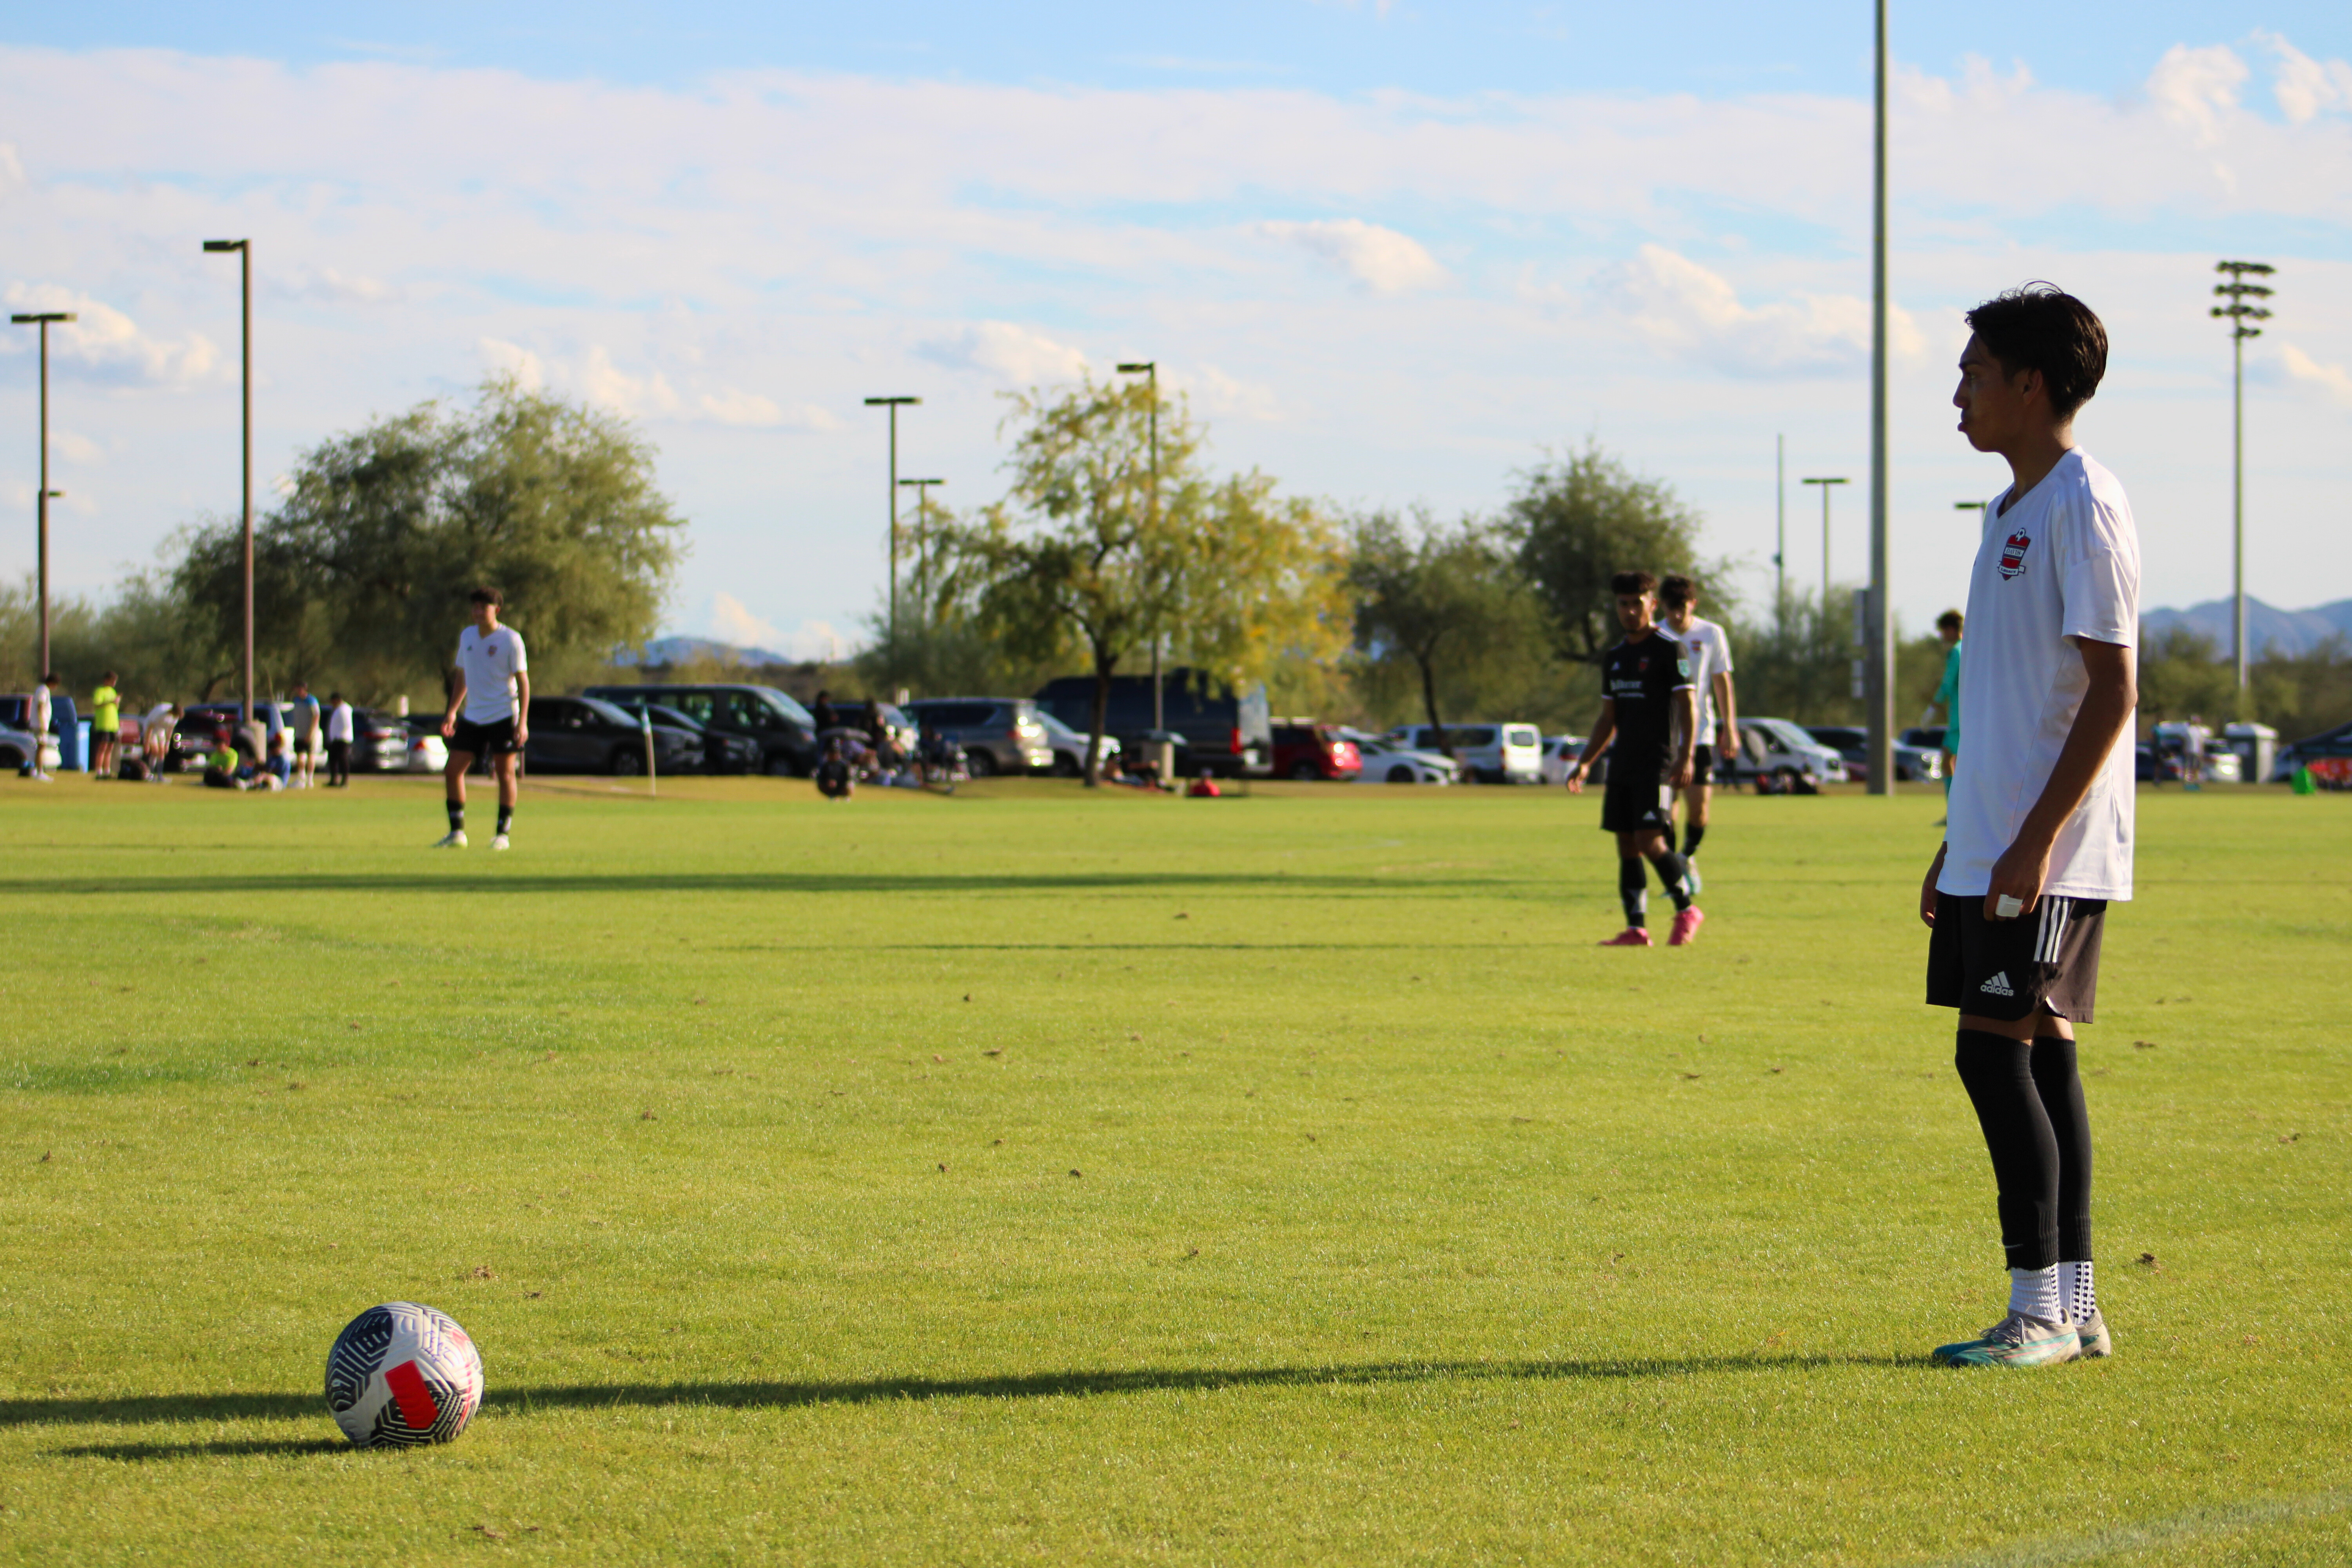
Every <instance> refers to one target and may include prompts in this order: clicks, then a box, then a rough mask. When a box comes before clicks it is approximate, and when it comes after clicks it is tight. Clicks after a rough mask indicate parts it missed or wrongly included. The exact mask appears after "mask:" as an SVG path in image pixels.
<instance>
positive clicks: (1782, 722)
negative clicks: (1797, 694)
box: [1726, 719, 1846, 795]
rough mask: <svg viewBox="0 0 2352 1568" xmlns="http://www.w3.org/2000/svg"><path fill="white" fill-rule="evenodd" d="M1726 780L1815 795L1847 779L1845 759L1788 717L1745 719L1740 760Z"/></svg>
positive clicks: (1739, 754)
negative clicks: (1822, 789) (1787, 718)
mask: <svg viewBox="0 0 2352 1568" xmlns="http://www.w3.org/2000/svg"><path fill="white" fill-rule="evenodd" d="M1726 782H1727V783H1738V782H1746V783H1750V784H1756V785H1757V787H1758V788H1759V790H1760V789H1777V790H1785V791H1790V792H1793V793H1795V794H1798V795H1811V794H1814V793H1815V792H1817V791H1818V790H1819V789H1820V788H1821V787H1822V785H1823V784H1843V783H1845V782H1846V771H1845V759H1844V758H1843V757H1842V756H1840V755H1839V754H1838V753H1837V752H1835V751H1834V750H1832V748H1830V747H1828V746H1824V745H1822V743H1821V742H1819V741H1816V740H1814V739H1813V738H1812V737H1811V735H1808V734H1806V733H1805V731H1803V730H1802V729H1801V728H1799V727H1798V726H1797V725H1796V724H1794V723H1792V722H1790V721H1788V720H1786V719H1742V720H1740V721H1739V753H1738V762H1737V763H1736V765H1735V766H1734V768H1733V770H1732V773H1731V774H1730V775H1729V777H1727V780H1726Z"/></svg>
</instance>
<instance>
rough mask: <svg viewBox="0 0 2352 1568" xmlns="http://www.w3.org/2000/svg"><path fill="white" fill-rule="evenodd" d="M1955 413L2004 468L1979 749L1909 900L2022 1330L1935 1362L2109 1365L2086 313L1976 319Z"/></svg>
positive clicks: (1976, 731) (2119, 659)
mask: <svg viewBox="0 0 2352 1568" xmlns="http://www.w3.org/2000/svg"><path fill="white" fill-rule="evenodd" d="M1968 322H1969V328H1970V329H1971V331H1973V333H1974V335H1973V336H1972V337H1970V338H1969V344H1968V348H1967V350H1966V351H1965V352H1964V353H1962V354H1961V355H1960V384H1959V388H1958V391H1957V392H1955V393H1954V394H1953V395H1952V401H1953V403H1954V404H1955V405H1958V408H1959V410H1960V422H1959V427H1960V432H1961V434H1963V435H1965V436H1966V437H1968V438H1969V444H1970V445H1971V446H1973V447H1976V449H1977V450H1978V451H1979V452H1993V453H1998V454H1999V455H2000V457H2001V458H2004V459H2006V460H2007V461H2008V463H2009V469H2010V480H2011V482H2010V486H2009V489H2006V490H2003V491H2002V492H2001V493H2000V496H1999V497H1997V498H1996V499H1995V500H1992V501H1991V502H1990V503H1988V504H1987V506H1986V507H1985V510H1984V512H1983V529H1984V535H1983V539H1982V541H1981V542H1980V543H1979V546H1978V550H1977V560H1976V567H1975V570H1974V572H1973V574H1971V576H1970V577H1969V609H1968V629H1969V642H1968V655H1967V657H1966V658H1963V659H1962V660H1961V662H1960V704H1959V705H1960V709H1961V710H1962V711H1964V712H1965V713H1967V714H1968V716H1969V744H1968V748H1967V750H1965V751H1963V752H1960V754H1959V771H1958V776H1957V777H1955V778H1954V779H1953V781H1952V793H1951V798H1950V801H1949V803H1948V823H1949V825H1948V826H1947V828H1946V829H1945V833H1944V844H1943V847H1942V848H1940V849H1938V850H1937V852H1936V863H1935V864H1934V865H1933V866H1932V867H1930V868H1928V871H1927V879H1926V880H1925V881H1924V882H1923V883H1922V884H1921V885H1920V889H1919V918H1920V919H1921V920H1922V921H1926V922H1927V925H1928V926H1929V927H1931V928H1932V930H1933V934H1932V935H1931V936H1930V938H1929V939H1928V944H1927V1001H1928V1003H1929V1005H1933V1006H1941V1007H1953V1008H1957V1009H1958V1011H1959V1038H1958V1047H1957V1049H1956V1052H1955V1058H1954V1059H1955V1065H1956V1066H1957V1067H1958V1069H1959V1075H1960V1081H1961V1083H1962V1084H1963V1085H1965V1086H1966V1087H1967V1089H1968V1094H1969V1100H1970V1101H1971V1102H1972V1103H1973V1104H1974V1105H1975V1107H1976V1112H1977V1120H1978V1124H1979V1126H1980V1127H1981V1128H1982V1130H1983V1131H1984V1139H1985V1144H1986V1147H1987V1148H1988V1150H1990V1152H1991V1155H1992V1168H1993V1182H1994V1186H1995V1189H1996V1191H1997V1194H1998V1204H1997V1208H1998V1212H1999V1214H2000V1237H2001V1246H2002V1248H2003V1250H2004V1251H2005V1252H2006V1253H2007V1255H2008V1264H2009V1281H2010V1294H2009V1310H2008V1312H2007V1314H2006V1315H2005V1316H2003V1317H2002V1319H2001V1320H2000V1322H1998V1323H1996V1324H1994V1325H1993V1326H1992V1327H1991V1328H1990V1329H1988V1330H1987V1331H1985V1332H1984V1333H1983V1334H1981V1335H1980V1336H1979V1337H1978V1338H1976V1339H1973V1340H1964V1341H1960V1342H1957V1343H1954V1344H1948V1345H1944V1346H1941V1347H1939V1348H1938V1349H1937V1351H1936V1352H1935V1357H1936V1359H1937V1361H1939V1362H1943V1363H1947V1364H1950V1365H1958V1366H2046V1365H2050V1364H2053V1363H2058V1362H2064V1361H2072V1360H2074V1358H2075V1357H2076V1356H2078V1355H2092V1356H2104V1355H2108V1354H2111V1353H2113V1351H2114V1348H2115V1342H2114V1340H2113V1339H2112V1338H2111V1337H2110V1335H2109V1334H2108V1332H2107V1325H2106V1321H2105V1318H2104V1317H2102V1316H2101V1314H2100V1312H2099V1303H2098V1296H2097V1293H2096V1290H2095V1288H2094V1285H2093V1281H2092V1272H2091V1124H2090V1120H2089V1117H2088V1115H2087V1113H2086V1112H2085V1110H2084V1104H2083V1084H2082V1079H2080V1077H2079V1076H2078V1075H2077V1073H2076V1071H2075V1065H2074V1027H2075V1026H2077V1025H2081V1024H2087V1023H2089V1022H2091V1017H2092V1003H2093V1000H2094V998H2095V994H2096V992H2097V989H2098V979H2099V942H2100V938H2101V935H2102V934H2103V931H2104V929H2105V923H2106V921H2105V917H2106V910H2107V906H2108V904H2109V903H2110V902H2114V901H2118V900H2126V899H2129V898H2130V897H2131V890H2132V791H2133V779H2132V752H2131V749H2130V748H2129V747H2127V746H2121V745H2118V744H2117V743H2116V742H2118V741H2119V740H2120V739H2121V738H2122V736H2123V735H2124V733H2125V732H2126V730H2127V729H2128V728H2129V726H2130V724H2131V721H2132V710H2133V707H2134V706H2135V705H2136V703H2137V679H2136V674H2135V671H2136V663H2135V657H2134V651H2133V649H2134V643H2135V640H2136V638H2137V636H2138V631H2139V535H2138V532H2137V530H2136V529H2135V528H2134V527H2133V524H2132V515H2131V503H2130V502H2129V501H2128V500H2126V499H2125V497H2124V488H2123V486H2122V485H2121V484H2120V483H2119V482H2117V480H2116V477H2115V475H2113V474H2111V473H2109V472H2108V471H2107V470H2106V469H2105V468H2102V467H2100V465H2099V464H2098V463H2097V462H2096V461H2095V459H2094V458H2091V456H2090V455H2089V454H2088V453H2086V452H2084V450H2083V449H2082V448H2081V447H2077V446H2076V445H2075V444H2074V412H2075V410H2076V409H2078V408H2080V407H2081V406H2082V405H2083V404H2084V401H2085V400H2087V399H2088V398H2089V397H2090V395H2092V394H2093V393H2094V392H2095V391H2096V390H2098V385H2099V379H2100V377H2101V376H2103V375H2105V374H2106V368H2107V333H2106V329H2105V327H2104V326H2103V325H2101V324H2100V321H2099V318H2098V317H2097V316H2095V315H2094V314H2093V313H2092V312H2091V309H2090V307H2089V306H2087V305H2085V304H2084V303H2083V302H2082V301H2081V300H2077V299H2075V298H2074V296H2072V295H2070V294H2064V293H2062V292H2060V291H2059V290H2058V289H2054V288H2053V287H2051V286H2050V285H2049V284H2046V283H2035V284H2031V285H2028V286H2027V287H2025V288H2023V289H2012V290H2011V291H2010V292H2008V293H2005V294H2003V295H2001V296H2000V298H1998V299H1995V300H1987V301H1986V302H1985V303H1983V304H1981V305H1979V306H1978V307H1977V308H1976V309H1975V310H1971V311H1969V315H1968Z"/></svg>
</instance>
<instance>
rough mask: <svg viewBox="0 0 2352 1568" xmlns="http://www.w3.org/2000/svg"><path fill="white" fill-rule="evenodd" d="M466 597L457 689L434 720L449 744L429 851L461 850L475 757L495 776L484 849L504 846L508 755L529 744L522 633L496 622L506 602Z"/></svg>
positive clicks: (480, 594)
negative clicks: (436, 836)
mask: <svg viewBox="0 0 2352 1568" xmlns="http://www.w3.org/2000/svg"><path fill="white" fill-rule="evenodd" d="M473 598H474V624H473V625H472V626H467V628H466V629H465V630H464V631H462V632H459V633H458V634H457V685H456V686H455V687H454V688H453V689H451V690H450V693H449V710H448V711H447V712H446V713H445V714H443V715H442V716H441V733H442V734H443V735H445V736H446V737H447V738H448V742H449V765H448V766H447V767H446V768H445V769H443V770H442V774H441V776H442V778H443V779H444V780H445V781H446V784H447V785H448V792H449V834H448V837H446V838H443V839H441V840H439V841H438V842H437V843H436V844H435V845H434V846H433V847H435V848H436V849H463V848H464V847H466V772H467V769H469V768H471V767H472V766H473V765H474V759H475V758H476V757H479V756H487V757H488V758H489V759H490V766H491V768H492V769H493V770H494V771H495V772H496V773H497V774H498V778H499V831H498V837H494V838H492V839H491V840H490V847H491V848H493V849H503V848H505V847H507V831H508V829H509V828H510V827H512V826H514V808H515V758H516V757H518V756H519V755H520V754H521V752H522V748H523V744H524V742H528V741H529V740H530V722H529V720H528V718H527V715H529V713H530V675H529V673H527V666H526V664H525V661H524V658H523V651H522V636H521V634H520V633H519V632H517V631H516V630H515V629H514V628H513V627H512V626H500V625H499V608H500V607H501V606H502V605H504V604H505V603H506V601H505V600H504V599H503V598H501V597H500V596H499V591H498V590H497V589H496V588H477V589H475V590H474V595H473Z"/></svg>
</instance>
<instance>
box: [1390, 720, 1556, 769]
mask: <svg viewBox="0 0 2352 1568" xmlns="http://www.w3.org/2000/svg"><path fill="white" fill-rule="evenodd" d="M1389 733H1390V735H1391V736H1392V737H1394V738H1395V739H1396V740H1399V741H1402V742H1404V743H1405V744H1406V745H1408V746H1411V747H1412V748H1414V749H1415V750H1417V751H1423V752H1444V753H1445V754H1446V755H1447V756H1449V757H1452V758H1454V760H1455V761H1456V762H1458V763H1461V764H1462V765H1463V767H1464V768H1465V769H1467V770H1468V771H1469V773H1470V776H1471V777H1472V778H1475V779H1476V780H1477V781H1478V782H1479V783H1481V784H1541V783H1543V732H1542V731H1539V730H1538V729H1537V728H1536V727H1535V726H1534V725H1533V724H1484V723H1480V724H1447V725H1444V726H1443V727H1440V726H1436V725H1431V724H1401V725H1399V726H1398V727H1397V728H1395V729H1393V730H1391V731H1389Z"/></svg>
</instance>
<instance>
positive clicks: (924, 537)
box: [898, 479, 947, 605]
mask: <svg viewBox="0 0 2352 1568" xmlns="http://www.w3.org/2000/svg"><path fill="white" fill-rule="evenodd" d="M945 483H947V480H945V479H900V480H899V481H898V488H899V489H902V490H907V489H910V490H913V491H914V492H915V602H916V603H917V604H919V605H922V604H928V603H929V600H930V595H931V544H930V539H931V534H930V522H931V519H930V509H929V502H930V499H931V487H932V486H933V485H943V484H945Z"/></svg>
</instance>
